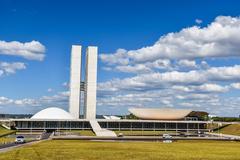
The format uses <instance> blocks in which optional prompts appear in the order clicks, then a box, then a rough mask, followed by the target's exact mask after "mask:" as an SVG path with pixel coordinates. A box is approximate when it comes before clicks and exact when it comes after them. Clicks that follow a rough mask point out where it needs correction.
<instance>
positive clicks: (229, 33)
mask: <svg viewBox="0 0 240 160" xmlns="http://www.w3.org/2000/svg"><path fill="white" fill-rule="evenodd" d="M239 50H240V18H239V17H230V16H218V17H216V19H215V20H214V21H213V22H212V23H211V24H209V25H208V26H207V27H202V28H201V27H199V26H193V27H189V28H184V29H182V30H181V31H179V32H175V33H168V34H166V35H164V36H162V37H160V38H159V40H158V41H157V42H155V43H154V44H153V45H152V46H147V47H142V48H140V49H137V50H129V51H126V50H124V49H119V50H117V51H116V53H113V54H101V55H100V58H101V60H102V61H103V62H106V63H109V64H125V65H127V64H129V63H130V64H131V63H143V62H147V61H148V62H149V61H154V60H157V59H189V60H192V59H195V58H210V57H230V56H232V57H234V56H236V57H239V56H240V52H239Z"/></svg>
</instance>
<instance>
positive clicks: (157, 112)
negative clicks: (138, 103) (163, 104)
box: [129, 108, 192, 120]
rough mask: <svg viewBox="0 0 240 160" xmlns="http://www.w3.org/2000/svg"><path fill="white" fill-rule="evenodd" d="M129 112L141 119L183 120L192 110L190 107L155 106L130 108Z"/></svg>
mask: <svg viewBox="0 0 240 160" xmlns="http://www.w3.org/2000/svg"><path fill="white" fill-rule="evenodd" d="M129 112H130V113H132V114H133V115H135V116H136V117H138V118H140V119H148V120H181V119H184V118H185V117H186V116H187V115H188V114H189V113H191V112H192V110H188V109H171V108H163V109H154V108H130V109H129Z"/></svg>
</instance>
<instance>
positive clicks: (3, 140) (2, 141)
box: [0, 137, 15, 145]
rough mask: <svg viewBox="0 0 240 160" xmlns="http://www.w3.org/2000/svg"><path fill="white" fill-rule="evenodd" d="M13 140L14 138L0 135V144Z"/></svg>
mask: <svg viewBox="0 0 240 160" xmlns="http://www.w3.org/2000/svg"><path fill="white" fill-rule="evenodd" d="M14 141H15V138H10V137H0V145H1V144H6V143H12V142H14Z"/></svg>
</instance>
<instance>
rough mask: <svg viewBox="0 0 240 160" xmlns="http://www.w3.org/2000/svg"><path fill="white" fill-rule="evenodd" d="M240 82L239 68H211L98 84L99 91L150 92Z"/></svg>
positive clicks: (210, 86)
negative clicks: (160, 89) (184, 86)
mask: <svg viewBox="0 0 240 160" xmlns="http://www.w3.org/2000/svg"><path fill="white" fill-rule="evenodd" d="M235 80H240V66H239V65H235V66H230V67H212V68H209V69H207V70H191V71H188V72H180V71H172V72H164V73H159V72H155V73H149V74H142V75H137V76H134V77H130V78H124V79H121V80H120V79H114V80H110V81H107V82H104V83H99V85H98V89H99V90H100V91H117V90H152V89H159V88H164V87H168V85H201V84H204V83H209V82H215V81H217V82H220V81H223V82H227V81H235ZM199 90H208V91H211V90H212V91H221V90H224V87H223V88H221V86H218V85H215V84H205V85H203V86H201V88H199Z"/></svg>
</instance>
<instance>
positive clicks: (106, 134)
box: [89, 120, 117, 137]
mask: <svg viewBox="0 0 240 160" xmlns="http://www.w3.org/2000/svg"><path fill="white" fill-rule="evenodd" d="M89 122H90V125H91V126H92V129H93V132H94V133H95V134H96V136H100V137H117V135H116V134H115V132H113V131H110V130H107V129H103V128H101V126H100V125H99V124H98V122H97V121H96V120H90V121H89Z"/></svg>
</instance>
